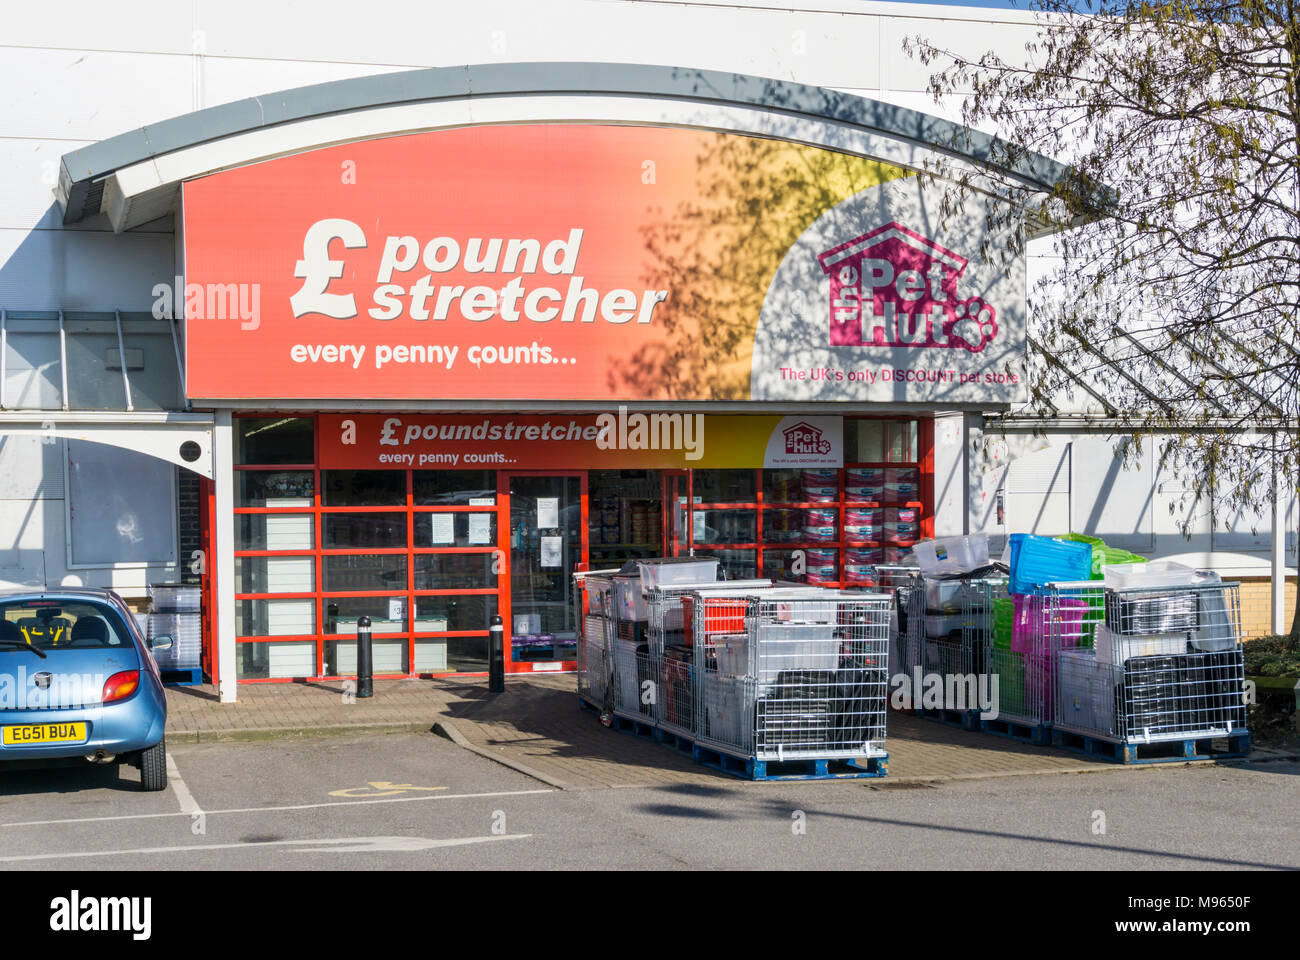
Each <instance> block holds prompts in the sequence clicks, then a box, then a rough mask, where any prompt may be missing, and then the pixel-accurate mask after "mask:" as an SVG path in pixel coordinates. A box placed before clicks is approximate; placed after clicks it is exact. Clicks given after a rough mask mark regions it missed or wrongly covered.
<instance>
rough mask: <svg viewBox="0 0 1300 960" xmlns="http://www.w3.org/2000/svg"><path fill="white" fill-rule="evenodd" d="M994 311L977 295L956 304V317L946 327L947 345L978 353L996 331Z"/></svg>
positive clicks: (995, 334)
mask: <svg viewBox="0 0 1300 960" xmlns="http://www.w3.org/2000/svg"><path fill="white" fill-rule="evenodd" d="M995 317H996V311H995V310H994V309H993V308H992V307H991V306H989V305H988V304H987V303H985V302H984V301H983V300H981V299H980V298H979V297H971V298H970V299H969V300H962V301H960V302H959V303H958V304H957V319H956V320H954V321H953V322H952V325H951V326H950V327H949V329H948V346H950V347H960V348H962V349H963V350H969V351H970V352H971V353H979V352H980V351H981V350H983V349H984V348H985V347H986V346H988V343H989V341H990V340H992V339H993V338H994V337H995V336H997V333H998V322H997V320H996V319H995Z"/></svg>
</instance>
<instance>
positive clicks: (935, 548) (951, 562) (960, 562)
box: [913, 533, 989, 576]
mask: <svg viewBox="0 0 1300 960" xmlns="http://www.w3.org/2000/svg"><path fill="white" fill-rule="evenodd" d="M913 549H914V550H915V551H916V565H917V566H918V567H920V568H921V573H922V574H925V575H927V576H928V575H930V574H932V573H965V572H967V571H968V570H975V569H977V568H979V567H983V566H986V565H987V564H988V562H989V538H988V535H987V534H983V533H972V534H970V535H968V536H964V537H943V538H941V539H938V540H922V541H921V542H920V543H918V544H917V545H916V546H915V547H914V548H913Z"/></svg>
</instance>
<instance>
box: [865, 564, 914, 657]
mask: <svg viewBox="0 0 1300 960" xmlns="http://www.w3.org/2000/svg"><path fill="white" fill-rule="evenodd" d="M875 581H876V592H878V593H882V594H885V595H886V596H888V597H889V598H890V610H889V669H890V673H891V674H895V673H906V674H908V675H909V676H910V675H911V674H912V672H913V669H914V668H915V667H918V666H920V664H921V646H920V642H919V640H917V635H916V634H914V633H912V632H911V628H912V626H913V625H914V624H915V623H916V621H915V620H914V618H915V617H917V616H921V611H922V610H923V609H924V606H923V603H922V597H921V596H919V595H918V593H917V590H918V589H919V588H920V587H921V586H922V582H921V568H920V567H915V566H906V565H903V564H878V565H877V566H876V567H875Z"/></svg>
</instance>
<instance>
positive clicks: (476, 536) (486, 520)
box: [469, 513, 492, 545]
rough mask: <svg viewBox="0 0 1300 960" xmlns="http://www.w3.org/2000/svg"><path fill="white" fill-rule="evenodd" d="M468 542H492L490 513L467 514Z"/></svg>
mask: <svg viewBox="0 0 1300 960" xmlns="http://www.w3.org/2000/svg"><path fill="white" fill-rule="evenodd" d="M469 542H470V543H471V544H475V545H477V544H483V543H491V542H492V514H490V513H471V514H470V515H469Z"/></svg>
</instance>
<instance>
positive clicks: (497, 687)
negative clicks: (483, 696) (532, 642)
mask: <svg viewBox="0 0 1300 960" xmlns="http://www.w3.org/2000/svg"><path fill="white" fill-rule="evenodd" d="M488 636H489V638H490V639H489V640H488V645H489V649H488V692H489V693H505V690H506V628H505V624H504V623H503V622H502V620H501V614H499V613H498V614H496V615H494V616H493V617H492V626H491V627H489V628H488Z"/></svg>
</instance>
